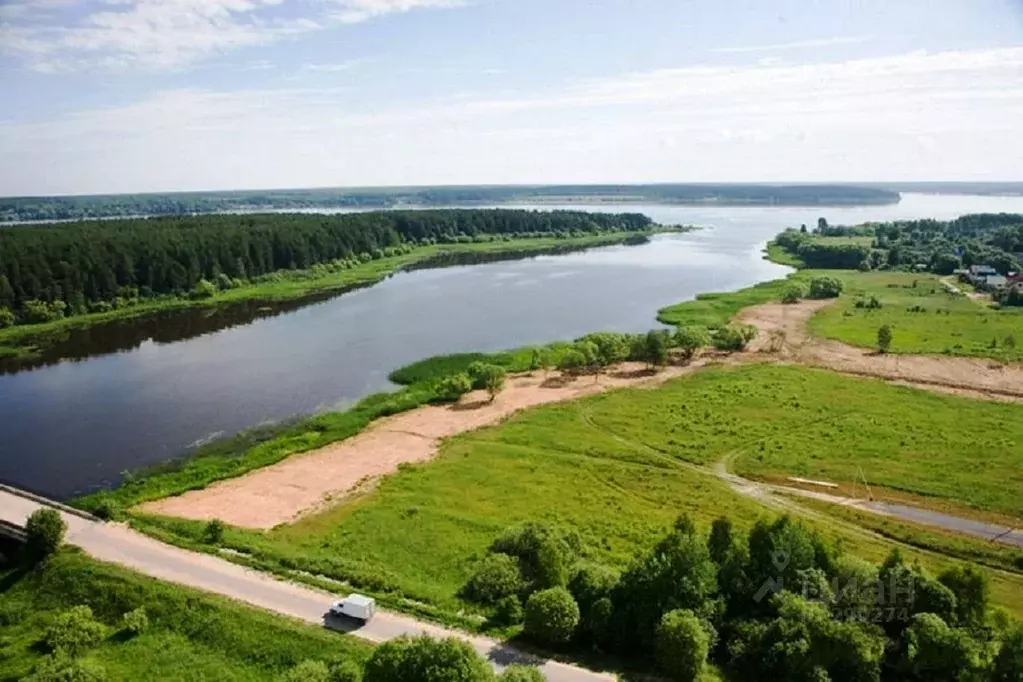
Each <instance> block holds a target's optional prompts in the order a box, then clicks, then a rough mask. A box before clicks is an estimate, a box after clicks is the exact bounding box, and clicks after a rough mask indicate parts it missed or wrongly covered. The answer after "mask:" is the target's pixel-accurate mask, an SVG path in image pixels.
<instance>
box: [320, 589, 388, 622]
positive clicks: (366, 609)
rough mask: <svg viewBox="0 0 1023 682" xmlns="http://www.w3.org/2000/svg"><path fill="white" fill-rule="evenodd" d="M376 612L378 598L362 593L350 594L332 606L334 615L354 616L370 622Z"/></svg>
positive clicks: (331, 609) (356, 618) (331, 612)
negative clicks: (365, 595)
mask: <svg viewBox="0 0 1023 682" xmlns="http://www.w3.org/2000/svg"><path fill="white" fill-rule="evenodd" d="M376 612H377V602H376V600H375V599H373V598H372V597H364V596H362V595H361V594H350V595H348V596H347V597H345V598H344V599H341V600H339V601H336V602H334V603H333V604H331V606H330V614H331V615H332V616H343V617H346V618H354V619H355V620H361V621H362V622H363V623H368V622H369V621H370V620H371V619H372V618H373V616H374V615H375V614H376Z"/></svg>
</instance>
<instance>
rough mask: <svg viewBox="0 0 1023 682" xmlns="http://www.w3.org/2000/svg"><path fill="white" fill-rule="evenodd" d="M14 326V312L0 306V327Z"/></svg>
mask: <svg viewBox="0 0 1023 682" xmlns="http://www.w3.org/2000/svg"><path fill="white" fill-rule="evenodd" d="M13 326H14V313H12V312H11V311H10V310H9V309H7V308H4V307H2V306H0V329H6V328H7V327H13Z"/></svg>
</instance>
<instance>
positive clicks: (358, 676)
mask: <svg viewBox="0 0 1023 682" xmlns="http://www.w3.org/2000/svg"><path fill="white" fill-rule="evenodd" d="M329 679H330V682H361V680H362V668H360V667H359V666H358V665H356V664H355V663H353V662H352V661H339V662H337V663H334V664H333V665H331V666H330V678H329Z"/></svg>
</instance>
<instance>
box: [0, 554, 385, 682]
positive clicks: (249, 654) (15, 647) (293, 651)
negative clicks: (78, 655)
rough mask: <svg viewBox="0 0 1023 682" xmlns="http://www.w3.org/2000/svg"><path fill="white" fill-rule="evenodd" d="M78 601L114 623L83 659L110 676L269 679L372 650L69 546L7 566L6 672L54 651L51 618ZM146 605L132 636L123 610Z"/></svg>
mask: <svg viewBox="0 0 1023 682" xmlns="http://www.w3.org/2000/svg"><path fill="white" fill-rule="evenodd" d="M79 605H85V606H89V607H90V608H91V609H92V612H93V614H94V616H95V618H96V619H97V620H99V621H101V622H102V623H103V624H104V625H106V626H107V627H106V630H107V631H106V633H105V637H104V638H103V639H102V641H100V643H99V644H97V645H96V646H95V647H93V648H90V649H89V650H88V651H86V652H85V653H84V654H82V658H83V659H84V660H85V662H86V664H91V665H95V666H99V667H100V668H102V670H103V671H104V672H105V674H106V678H107V679H111V680H161V681H179V680H180V681H181V682H184V681H185V680H230V681H232V682H250V681H251V682H257V681H258V682H262V681H270V680H278V679H280V677H281V676H282V675H283V674H284V673H285V672H286V671H288V670H289V669H290V668H291V667H293V666H294V665H295V664H297V663H298V662H300V661H303V660H305V659H320V660H324V661H332V660H351V661H353V662H354V663H356V664H360V665H361V664H362V663H363V662H364V661H365V660H366V659H367V658H368V657H369V655H370V653H371V647H370V646H369V645H367V644H363V643H361V642H359V641H358V640H356V639H354V638H352V637H347V636H343V635H340V634H338V633H333V632H329V631H327V630H324V629H322V628H319V627H315V626H312V625H307V624H304V623H300V622H298V621H293V620H291V619H289V618H285V617H281V616H278V615H273V614H270V613H265V612H263V611H259V610H256V609H252V608H247V607H245V606H242V605H240V604H237V603H235V602H232V601H230V600H227V599H222V598H218V597H213V596H210V595H206V594H204V593H201V592H198V591H195V590H189V589H186V588H182V587H178V586H175V585H171V584H169V583H164V582H159V581H156V580H152V579H150V578H146V577H144V576H141V575H138V574H136V573H133V572H131V571H127V570H124V569H121V568H119V567H116V566H112V565H109V564H103V563H99V562H96V561H92V560H90V559H87V558H86V557H85V556H83V555H82V554H81V553H79V552H77V551H76V550H71V549H66V550H63V551H61V552H60V553H59V554H58V555H56V556H55V557H52V558H51V559H49V560H48V561H47V562H46V563H45V564H43V565H42V566H40V567H38V568H35V569H26V568H21V567H5V568H4V569H2V570H0V679H4V680H18V679H21V678H22V677H25V676H26V675H27V674H28V673H30V672H31V671H32V669H33V668H34V667H35V666H36V665H38V664H39V663H40V662H41V661H42V660H43V659H44V657H45V656H46V654H47V650H46V647H45V645H44V644H43V643H42V640H43V637H44V635H45V633H46V630H47V628H48V627H49V625H50V623H52V622H53V620H54V619H55V618H56V616H57V615H58V614H59V613H61V612H63V611H66V610H68V609H70V608H71V607H73V606H79ZM139 606H144V607H145V609H146V614H147V617H148V621H149V624H148V627H147V628H146V629H145V630H144V631H143V632H142V633H141V634H138V635H135V636H130V635H128V634H127V633H126V632H125V631H124V630H123V628H122V623H121V617H122V615H123V614H124V613H126V612H128V611H131V610H133V609H135V608H138V607H139ZM54 679H56V678H54ZM61 679H65V678H61ZM66 679H70V678H66ZM75 679H78V678H75Z"/></svg>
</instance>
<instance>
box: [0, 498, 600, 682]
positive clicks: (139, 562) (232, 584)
mask: <svg viewBox="0 0 1023 682" xmlns="http://www.w3.org/2000/svg"><path fill="white" fill-rule="evenodd" d="M41 506H42V505H41V504H40V503H38V502H35V501H33V500H30V499H26V498H24V497H21V496H18V495H15V494H12V493H10V492H8V491H6V490H0V521H7V522H9V523H14V524H17V525H20V526H24V524H25V520H26V519H27V518H28V516H29V514H31V513H32V512H34V511H35V510H36V509H39V508H40V507H41ZM61 516H63V517H64V521H66V522H67V524H68V532H67V542H68V543H69V544H72V545H76V546H78V547H80V548H82V549H83V550H85V551H86V552H87V553H88V554H89V555H90V556H92V557H94V558H96V559H99V560H101V561H107V562H110V563H114V564H119V565H121V566H125V567H127V568H130V569H132V570H135V571H138V572H139V573H143V574H145V575H148V576H152V577H153V578H159V579H161V580H167V581H169V582H173V583H178V584H180V585H186V586H188V587H194V588H196V589H199V590H204V591H206V592H213V593H215V594H220V595H223V596H225V597H231V598H232V599H236V600H238V601H241V602H245V603H247V604H251V605H253V606H257V607H259V608H262V609H266V610H268V611H274V612H276V613H281V614H284V615H287V616H292V617H294V618H298V619H301V620H304V621H306V622H309V623H313V624H315V625H321V626H324V627H327V628H330V629H333V630H338V631H341V632H347V633H350V634H352V635H354V636H356V637H359V638H361V639H365V640H368V641H370V642H374V643H378V642H385V641H387V640H389V639H393V638H395V637H398V636H400V635H419V634H427V635H431V636H433V637H458V638H459V639H462V640H465V641H467V642H469V643H470V644H472V646H473V648H475V649H476V651H478V652H479V653H480V655H482V656H484V657H485V658H486V659H487V660H489V661H490V662H491V663H492V664H493V665H494V667H495V668H497V669H498V670H500V669H501V668H503V667H504V666H506V665H509V664H511V663H525V664H529V665H537V666H539V667H540V669H541V670H542V671H543V673H544V675H545V676H546V677H547V679H548V680H550V681H551V682H596V681H598V680H613V679H615V678H614V676H613V675H608V674H604V673H596V672H592V671H589V670H585V669H583V668H579V667H576V666H571V665H567V664H564V663H558V662H556V661H549V660H544V659H540V658H537V657H535V656H532V655H529V654H526V653H523V652H521V651H519V650H517V649H515V648H513V647H511V646H508V645H506V644H502V643H501V642H498V641H496V640H493V639H488V638H486V637H475V636H471V635H468V634H466V633H464V632H459V631H456V630H447V629H444V628H441V627H438V626H435V625H432V624H429V623H423V622H420V621H417V620H414V619H412V618H409V617H407V616H403V615H399V614H396V613H390V612H387V611H378V612H377V615H376V617H375V618H374V619H373V620H372V621H371V622H370V623H368V624H366V625H358V624H355V623H352V622H349V621H347V620H340V619H336V618H333V617H329V616H327V609H328V608H329V606H330V604H331V602H332V601H333V600H335V599H336V598H337V597H336V595H332V594H330V593H328V592H324V591H321V590H316V589H313V588H310V587H305V586H303V585H298V584H295V583H289V582H285V581H283V580H277V579H275V578H272V577H270V576H268V575H266V574H264V573H260V572H258V571H254V570H251V569H247V568H245V567H243V566H239V565H237V564H233V563H231V562H229V561H225V560H223V559H218V558H217V557H214V556H209V555H207V554H199V553H197V552H190V551H187V550H184V549H180V548H178V547H173V546H171V545H166V544H164V543H162V542H159V541H157V540H153V539H152V538H149V537H147V536H145V535H142V534H141V533H137V532H135V531H133V530H131V529H130V528H128V527H126V526H123V525H120V524H113V523H101V522H97V521H91V520H89V519H86V518H83V517H81V516H77V515H74V514H70V513H66V512H61Z"/></svg>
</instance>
